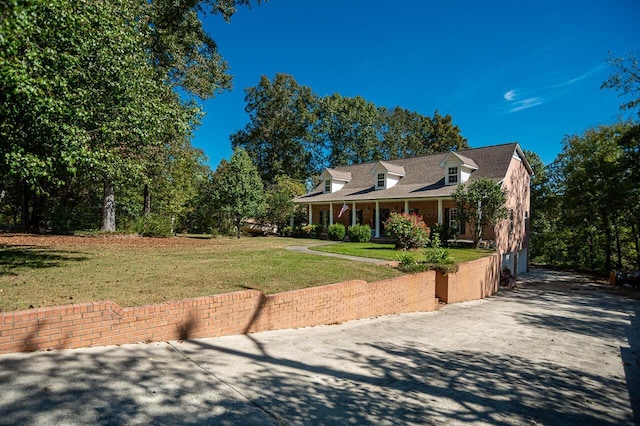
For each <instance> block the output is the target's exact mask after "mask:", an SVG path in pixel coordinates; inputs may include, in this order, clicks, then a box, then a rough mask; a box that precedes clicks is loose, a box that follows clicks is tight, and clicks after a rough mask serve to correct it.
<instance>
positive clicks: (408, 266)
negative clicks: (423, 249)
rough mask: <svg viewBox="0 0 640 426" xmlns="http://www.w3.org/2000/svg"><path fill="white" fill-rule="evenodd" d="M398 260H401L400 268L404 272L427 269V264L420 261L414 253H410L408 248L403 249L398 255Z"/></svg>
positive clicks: (411, 272)
mask: <svg viewBox="0 0 640 426" xmlns="http://www.w3.org/2000/svg"><path fill="white" fill-rule="evenodd" d="M398 260H400V264H399V265H398V269H399V270H401V271H402V272H407V273H410V274H415V273H418V272H423V271H425V270H426V269H427V266H426V265H425V264H424V263H422V262H418V261H417V260H416V257H415V256H414V255H413V254H411V253H408V252H407V251H406V250H402V254H400V256H398Z"/></svg>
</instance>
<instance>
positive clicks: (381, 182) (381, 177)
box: [376, 173, 384, 188]
mask: <svg viewBox="0 0 640 426" xmlns="http://www.w3.org/2000/svg"><path fill="white" fill-rule="evenodd" d="M376 186H377V187H378V188H384V173H378V176H377V185H376Z"/></svg>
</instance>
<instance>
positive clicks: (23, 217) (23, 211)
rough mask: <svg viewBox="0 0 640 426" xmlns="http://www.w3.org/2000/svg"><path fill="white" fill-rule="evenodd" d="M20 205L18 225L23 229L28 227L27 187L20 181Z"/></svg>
mask: <svg viewBox="0 0 640 426" xmlns="http://www.w3.org/2000/svg"><path fill="white" fill-rule="evenodd" d="M21 192H22V194H21V195H22V200H21V201H22V203H21V204H22V207H21V208H20V226H21V227H22V229H23V230H24V231H26V230H28V229H29V187H28V186H27V184H26V183H25V182H22V191H21Z"/></svg>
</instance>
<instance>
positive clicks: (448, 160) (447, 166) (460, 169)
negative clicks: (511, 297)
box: [439, 151, 478, 185]
mask: <svg viewBox="0 0 640 426" xmlns="http://www.w3.org/2000/svg"><path fill="white" fill-rule="evenodd" d="M439 166H440V167H441V168H442V169H443V172H444V173H443V174H444V184H445V185H458V184H461V183H465V182H466V181H468V180H469V178H470V177H471V173H473V172H474V171H475V170H478V165H477V164H476V163H475V161H473V160H472V159H471V158H467V157H465V156H463V155H460V154H458V153H456V152H453V151H451V152H450V153H448V154H447V155H446V156H445V157H444V158H443V159H442V161H441V162H440V164H439Z"/></svg>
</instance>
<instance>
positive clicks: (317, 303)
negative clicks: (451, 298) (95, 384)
mask: <svg viewBox="0 0 640 426" xmlns="http://www.w3.org/2000/svg"><path fill="white" fill-rule="evenodd" d="M435 287H436V274H435V272H433V271H428V272H423V273H420V274H416V275H404V276H401V277H397V278H392V279H388V280H383V281H376V282H373V283H367V282H366V281H361V280H354V281H347V282H343V283H339V284H332V285H326V286H321V287H312V288H307V289H301V290H294V291H289V292H286V293H278V294H273V295H268V296H265V295H264V294H262V293H261V292H259V291H257V290H246V291H239V292H235V293H227V294H221V295H215V296H208V297H200V298H196V299H189V300H182V301H177V302H170V303H161V304H157V305H147V306H139V307H134V308H122V307H121V306H119V305H117V304H116V303H113V302H108V301H107V302H95V303H82V304H77V305H67V306H58V307H50V308H39V309H30V310H27V311H17V312H4V313H0V353H10V352H25V351H35V350H46V349H63V348H79V347H87V346H104V345H117V344H125V343H136V342H156V341H165V340H178V339H187V338H191V339H193V338H203V337H217V336H225V335H231V334H242V333H254V332H258V331H267V330H277V329H284V328H298V327H308V326H314V325H321V324H336V323H341V322H344V321H349V320H353V319H359V318H368V317H373V316H376V315H388V314H394V313H401V312H422V311H432V310H435V309H437V308H438V299H437V298H436V297H435V291H436V290H435Z"/></svg>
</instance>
